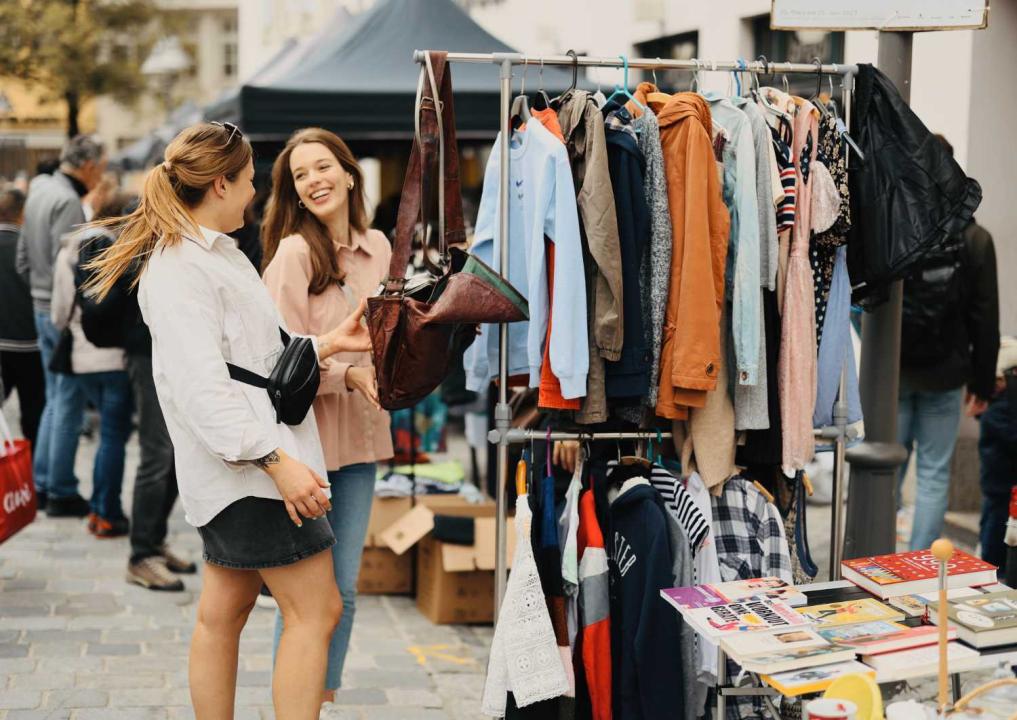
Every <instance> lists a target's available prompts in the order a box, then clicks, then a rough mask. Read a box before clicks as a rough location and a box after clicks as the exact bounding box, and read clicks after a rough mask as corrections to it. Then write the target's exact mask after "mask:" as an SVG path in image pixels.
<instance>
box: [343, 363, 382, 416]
mask: <svg viewBox="0 0 1017 720" xmlns="http://www.w3.org/2000/svg"><path fill="white" fill-rule="evenodd" d="M346 389H347V390H349V391H351V392H352V391H354V390H356V391H357V392H359V393H360V394H361V395H363V396H364V397H365V398H367V401H368V402H370V403H371V405H373V406H374V409H375V410H381V403H380V402H379V401H378V378H377V377H376V376H375V374H374V368H373V367H371V366H368V367H358V366H357V365H350V367H349V368H348V369H347V370H346Z"/></svg>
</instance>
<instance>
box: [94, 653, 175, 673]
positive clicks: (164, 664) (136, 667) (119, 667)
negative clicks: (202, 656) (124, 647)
mask: <svg viewBox="0 0 1017 720" xmlns="http://www.w3.org/2000/svg"><path fill="white" fill-rule="evenodd" d="M186 667H187V659H186V658H179V657H160V656H158V655H138V656H136V657H111V658H107V659H106V669H107V670H109V671H110V672H115V673H131V672H136V671H143V670H147V671H150V672H151V671H162V672H173V671H174V670H182V669H184V668H186Z"/></svg>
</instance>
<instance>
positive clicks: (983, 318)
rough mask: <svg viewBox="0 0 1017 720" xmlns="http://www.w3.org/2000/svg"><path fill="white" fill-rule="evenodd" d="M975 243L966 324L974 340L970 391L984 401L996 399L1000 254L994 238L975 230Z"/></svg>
mask: <svg viewBox="0 0 1017 720" xmlns="http://www.w3.org/2000/svg"><path fill="white" fill-rule="evenodd" d="M974 233H975V242H971V243H969V245H970V246H973V247H971V250H973V251H974V252H969V255H970V256H971V263H972V265H973V267H972V274H973V275H974V278H973V282H972V283H971V293H972V296H971V301H970V302H969V303H968V307H967V309H966V310H967V311H966V315H965V322H966V323H967V326H968V337H969V338H970V340H971V376H970V378H968V382H967V386H968V391H969V392H970V393H972V394H974V395H977V396H978V397H980V398H982V399H988V398H990V397H991V396H992V391H993V388H994V387H995V383H996V358H997V356H998V354H999V287H998V280H997V277H996V250H995V247H994V246H993V244H992V236H991V235H990V234H989V233H988V232H986V231H985V230H983V229H982V228H979V227H975V228H974Z"/></svg>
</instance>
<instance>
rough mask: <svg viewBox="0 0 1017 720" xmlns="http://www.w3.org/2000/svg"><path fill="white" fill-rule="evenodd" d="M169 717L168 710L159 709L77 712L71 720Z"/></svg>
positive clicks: (141, 708)
mask: <svg viewBox="0 0 1017 720" xmlns="http://www.w3.org/2000/svg"><path fill="white" fill-rule="evenodd" d="M168 717H169V714H168V711H167V710H166V708H158V707H132V708H102V709H99V710H75V711H74V712H73V713H72V714H71V720H166V719H167V718H168Z"/></svg>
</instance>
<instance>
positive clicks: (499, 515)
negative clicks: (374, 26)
mask: <svg viewBox="0 0 1017 720" xmlns="http://www.w3.org/2000/svg"><path fill="white" fill-rule="evenodd" d="M500 62H501V115H500V118H501V147H500V148H499V150H500V152H501V166H500V169H501V178H500V184H499V187H498V254H499V257H500V259H501V263H500V265H499V266H498V269H499V270H500V271H501V272H502V273H504V274H505V276H506V277H508V274H509V272H508V267H509V184H510V183H511V182H512V181H511V176H510V174H509V162H510V161H511V159H510V155H509V146H510V145H511V143H512V133H511V128H510V127H509V112H510V106H511V95H512V60H511V58H504V59H501V60H500ZM498 333H499V337H498V404H497V405H496V406H495V408H494V426H495V428H496V429H497V430H498V431H499V433H500V437H501V439H500V440H499V442H498V485H497V488H496V492H495V503H496V505H495V513H496V520H495V570H494V617H495V622H497V619H498V615H499V613H500V612H501V603H502V599H503V598H504V597H505V585H506V582H507V579H508V578H507V573H506V570H507V568H506V565H507V558H506V536H505V531H506V527H505V524H506V517H505V516H506V514H507V513H508V508H507V507H505V505H506V500H507V498H506V485H507V484H508V442H507V440H506V438H507V436H508V430H509V428H510V427H511V426H512V408H511V407H509V404H508V323H501V325H500V326H499V327H498Z"/></svg>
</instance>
